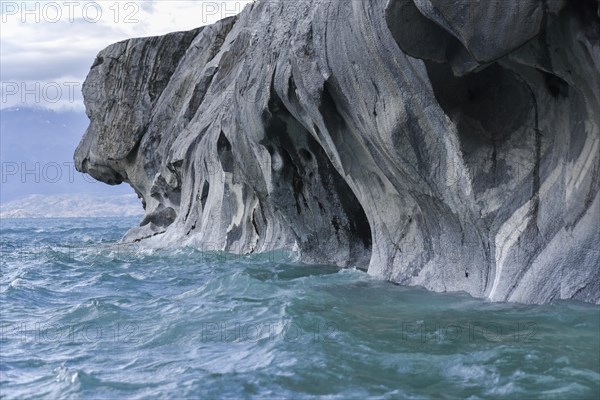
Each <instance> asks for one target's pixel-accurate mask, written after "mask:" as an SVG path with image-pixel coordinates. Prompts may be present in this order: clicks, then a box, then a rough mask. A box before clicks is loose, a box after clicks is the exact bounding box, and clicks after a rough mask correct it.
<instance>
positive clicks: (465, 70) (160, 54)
mask: <svg viewBox="0 0 600 400" xmlns="http://www.w3.org/2000/svg"><path fill="white" fill-rule="evenodd" d="M511 3H514V2H507V1H492V2H473V1H467V0H465V1H463V0H458V1H455V0H453V1H449V0H389V1H388V2H387V4H386V3H385V2H382V1H376V0H362V1H347V0H339V1H338V0H332V1H327V2H323V1H317V0H302V1H298V2H290V1H282V2H273V1H268V2H261V1H257V2H255V3H254V4H252V5H249V6H247V7H246V8H245V9H244V11H243V12H242V13H241V14H240V15H239V16H237V17H235V18H230V19H226V20H222V21H220V22H218V23H216V24H214V25H211V26H207V27H204V28H199V29H196V30H193V31H190V32H181V33H173V34H170V35H166V36H164V37H159V38H146V39H132V40H129V41H125V42H121V43H117V44H115V45H112V46H110V47H108V48H107V49H105V50H103V51H102V52H101V53H100V54H99V55H98V58H97V60H96V62H95V64H94V66H93V67H92V70H91V72H90V74H89V76H88V78H87V80H86V82H85V85H84V97H85V101H86V107H87V112H88V115H89V117H90V119H91V123H90V127H89V128H88V130H87V132H86V134H85V136H84V138H83V140H82V142H81V144H80V145H79V147H78V149H77V151H76V154H75V161H76V165H77V168H78V169H79V170H80V171H83V172H88V173H89V174H91V175H92V176H94V177H95V178H96V179H99V180H101V181H104V182H107V183H110V184H116V183H120V182H127V183H129V184H130V185H131V186H132V187H133V188H134V189H135V190H136V192H137V193H138V194H139V195H140V196H141V197H142V199H143V202H144V205H145V210H146V216H145V218H144V219H143V221H142V223H141V225H140V226H139V227H137V228H134V229H132V230H131V231H130V232H128V234H127V235H126V236H125V238H124V240H125V241H139V240H144V241H146V242H148V243H160V244H161V245H191V246H197V247H201V248H204V249H212V250H224V251H231V252H236V253H252V252H263V251H269V250H273V249H295V250H297V251H298V252H299V254H300V256H301V258H302V260H304V261H306V262H312V263H334V264H338V265H341V266H356V267H359V268H368V271H369V273H370V274H372V275H376V276H379V277H382V278H384V279H388V280H391V281H394V282H398V283H402V284H408V285H423V286H425V287H426V288H428V289H431V290H435V291H466V292H468V293H470V294H471V295H473V296H477V297H487V298H489V299H491V300H495V301H502V300H509V301H520V302H546V301H549V300H551V299H555V298H576V299H581V300H585V301H591V302H600V267H599V265H600V249H599V247H598V243H600V231H599V225H600V224H599V220H600V196H599V189H600V151H599V146H600V143H599V141H600V45H599V40H600V16H599V14H598V12H599V11H598V3H597V2H596V1H595V0H586V1H577V2H576V1H550V0H547V1H540V0H527V1H519V2H518V5H515V4H516V3H514V4H513V5H512V6H510V4H511Z"/></svg>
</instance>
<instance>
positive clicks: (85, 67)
mask: <svg viewBox="0 0 600 400" xmlns="http://www.w3.org/2000/svg"><path fill="white" fill-rule="evenodd" d="M250 2H251V1H250V0H239V1H238V0H236V1H231V0H226V1H200V0H198V1H194V0H189V1H170V0H152V1H116V0H107V1H95V2H94V1H25V2H24V1H5V0H0V5H1V8H0V14H1V20H0V80H1V81H2V87H1V92H2V93H1V105H0V108H7V107H14V106H23V105H29V106H34V105H39V106H42V107H48V108H53V109H58V108H75V109H81V110H83V102H82V99H81V84H82V83H83V80H84V79H85V76H86V75H87V73H88V71H89V69H90V66H91V65H92V63H93V61H94V58H95V56H96V54H97V53H98V52H99V51H100V50H101V49H103V48H104V47H106V46H108V45H109V44H111V43H114V42H117V41H120V40H123V39H127V38H131V37H140V36H153V35H161V34H165V33H168V32H173V31H179V30H188V29H193V28H196V27H198V26H202V25H207V24H210V23H213V22H215V21H217V20H219V19H222V18H225V17H228V16H231V15H234V14H236V13H238V12H240V11H241V10H242V9H243V7H244V5H246V4H248V3H250Z"/></svg>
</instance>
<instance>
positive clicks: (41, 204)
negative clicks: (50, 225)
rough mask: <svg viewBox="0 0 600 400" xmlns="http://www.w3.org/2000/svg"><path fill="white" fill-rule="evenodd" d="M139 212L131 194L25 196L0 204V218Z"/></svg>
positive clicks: (140, 206) (120, 215)
mask: <svg viewBox="0 0 600 400" xmlns="http://www.w3.org/2000/svg"><path fill="white" fill-rule="evenodd" d="M143 212H144V210H143V208H142V204H141V202H140V200H139V199H138V198H137V196H136V195H135V194H125V195H116V196H95V195H91V194H59V195H29V196H26V197H23V198H21V199H18V200H13V201H10V202H7V203H3V204H2V205H0V218H74V217H132V216H138V215H140V216H141V215H142V214H143Z"/></svg>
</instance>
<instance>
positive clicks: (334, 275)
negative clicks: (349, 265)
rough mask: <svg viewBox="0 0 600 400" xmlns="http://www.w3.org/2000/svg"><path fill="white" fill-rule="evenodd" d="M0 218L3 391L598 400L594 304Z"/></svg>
mask: <svg viewBox="0 0 600 400" xmlns="http://www.w3.org/2000/svg"><path fill="white" fill-rule="evenodd" d="M136 222H137V221H136V220H135V219H48V220H2V221H1V224H2V233H1V236H2V264H1V273H0V310H1V318H0V333H1V336H0V346H1V348H0V350H1V351H0V353H1V359H0V374H1V375H0V397H2V398H74V399H79V398H81V399H88V398H103V399H104V398H106V399H124V398H140V399H156V398H165V399H184V398H194V399H213V398H214V399H218V398H269V399H270V398H292V399H302V398H321V397H323V398H330V399H354V398H356V399H364V398H382V399H388V398H389V399H428V398H449V399H450V398H472V399H477V398H516V399H535V398H544V399H597V398H598V397H599V395H600V360H599V353H600V337H599V335H600V334H599V331H600V307H598V306H596V305H589V304H582V303H576V302H557V303H554V304H549V305H544V306H533V305H517V304H498V303H489V302H485V301H482V300H477V299H473V298H470V297H469V296H467V295H463V294H435V293H429V292H427V291H425V290H422V289H419V288H408V287H402V286H397V285H393V284H390V283H386V282H381V281H379V280H376V279H373V278H370V277H369V276H368V275H366V274H365V273H363V272H360V271H357V270H350V269H345V270H340V269H338V268H334V267H329V266H305V265H299V264H296V263H294V262H293V261H291V260H289V259H288V257H287V256H286V255H285V254H284V253H278V252H275V253H272V254H267V255H260V256H253V257H244V258H240V257H233V256H227V255H225V254H219V253H206V252H204V253H203V252H200V251H197V250H194V249H189V248H186V249H180V250H160V251H150V250H143V249H141V248H139V247H137V246H122V245H117V244H116V242H117V241H118V239H119V238H120V237H121V235H122V234H123V233H124V232H125V231H126V230H127V228H128V227H130V226H132V225H134V224H135V223H136Z"/></svg>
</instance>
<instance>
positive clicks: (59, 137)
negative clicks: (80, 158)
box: [0, 107, 133, 203]
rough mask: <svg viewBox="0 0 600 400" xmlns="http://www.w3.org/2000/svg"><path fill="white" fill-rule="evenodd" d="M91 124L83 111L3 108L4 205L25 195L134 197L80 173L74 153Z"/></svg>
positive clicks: (121, 188) (126, 188) (1, 198)
mask: <svg viewBox="0 0 600 400" xmlns="http://www.w3.org/2000/svg"><path fill="white" fill-rule="evenodd" d="M88 123H89V120H88V118H87V116H86V115H85V113H84V112H83V111H52V110H48V109H42V108H27V107H13V108H5V109H2V110H0V158H1V167H2V169H1V177H0V184H1V190H0V202H2V203H5V202H8V201H13V200H15V199H19V198H22V197H23V196H28V195H33V194H40V195H58V194H67V193H71V194H82V193H84V194H90V195H95V196H108V195H122V194H131V193H133V190H132V189H131V188H130V187H129V186H128V185H121V186H113V187H111V186H108V185H106V184H104V183H100V182H97V181H95V180H94V179H92V178H91V177H89V176H87V175H84V174H81V173H79V172H77V171H75V167H74V164H73V152H74V151H75V148H76V147H77V144H78V143H79V141H80V139H81V137H82V136H83V133H84V132H85V130H86V128H87V126H88Z"/></svg>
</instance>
